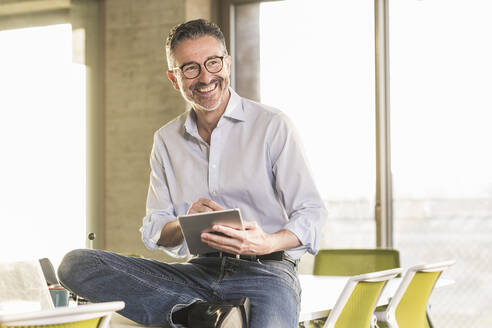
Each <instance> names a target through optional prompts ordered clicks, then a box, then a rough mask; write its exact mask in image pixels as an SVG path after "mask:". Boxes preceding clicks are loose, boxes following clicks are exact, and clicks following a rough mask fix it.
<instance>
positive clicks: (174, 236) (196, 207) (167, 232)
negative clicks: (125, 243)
mask: <svg viewBox="0 0 492 328" xmlns="http://www.w3.org/2000/svg"><path fill="white" fill-rule="evenodd" d="M223 209H224V208H223V207H222V206H220V205H219V204H218V203H216V202H214V201H213V200H210V199H206V198H200V199H198V200H197V201H196V202H194V203H193V204H191V206H190V208H189V209H188V212H186V214H193V213H203V212H212V211H221V210H223ZM183 239H184V237H183V232H182V231H181V227H180V225H179V221H178V219H176V220H174V221H171V222H168V223H167V224H166V225H165V226H164V227H163V228H162V231H161V236H160V238H159V240H158V241H157V245H159V246H164V247H174V246H178V245H179V244H181V243H182V242H183Z"/></svg>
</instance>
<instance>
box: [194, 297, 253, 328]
mask: <svg viewBox="0 0 492 328" xmlns="http://www.w3.org/2000/svg"><path fill="white" fill-rule="evenodd" d="M249 308H250V305H249V299H248V298H247V297H244V298H240V299H238V300H226V301H223V302H222V303H208V302H197V303H195V304H193V305H191V306H190V309H189V311H188V327H189V328H248V327H249Z"/></svg>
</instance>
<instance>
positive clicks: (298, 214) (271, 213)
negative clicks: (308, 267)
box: [140, 89, 327, 259]
mask: <svg viewBox="0 0 492 328" xmlns="http://www.w3.org/2000/svg"><path fill="white" fill-rule="evenodd" d="M230 92H231V97H230V99H229V103H228V105H227V108H226V110H225V112H224V114H223V115H222V117H221V118H220V120H219V122H218V124H217V127H216V128H215V129H214V130H213V132H212V135H211V141H210V145H208V144H207V143H206V142H205V141H203V139H202V138H201V137H200V136H199V134H198V129H197V125H196V115H195V113H194V111H193V110H189V111H187V112H185V113H184V114H182V115H180V116H178V117H177V118H176V119H174V120H173V121H171V122H169V123H168V124H166V125H165V126H163V127H162V128H160V129H159V130H158V131H157V132H156V133H155V135H154V145H153V148H152V153H151V156H150V166H151V174H150V185H149V191H148V195H147V215H146V216H145V217H144V218H143V225H142V227H141V228H140V231H141V233H142V240H143V242H144V244H145V245H146V247H147V248H149V249H157V248H159V249H162V250H163V251H165V252H166V253H168V254H169V255H172V256H174V257H178V258H183V257H186V256H187V255H188V248H187V245H186V242H183V243H181V244H180V245H178V246H176V247H162V246H158V245H157V241H158V240H159V238H160V235H161V230H162V228H163V227H164V225H165V224H166V223H168V222H170V221H173V220H175V219H176V217H177V216H178V215H182V214H186V212H187V211H188V209H189V207H190V206H191V204H192V203H194V202H195V201H197V200H198V199H199V198H208V199H212V200H214V201H215V202H217V203H219V204H220V205H221V206H222V207H224V208H225V209H229V208H239V209H240V210H241V215H242V217H243V220H245V221H256V222H257V223H258V224H259V225H260V226H261V227H262V229H263V230H264V231H265V232H267V233H274V232H277V231H279V230H281V229H287V230H289V231H291V232H293V233H294V234H295V235H296V236H297V238H298V239H299V240H300V242H301V244H302V245H301V246H299V247H297V248H294V249H291V250H288V251H287V254H288V255H289V256H291V257H292V258H294V259H298V258H300V257H301V256H302V255H303V254H304V253H305V252H306V251H308V252H310V253H312V254H315V253H316V252H317V250H318V243H319V241H320V239H321V236H322V229H323V225H324V223H325V221H326V217H327V215H326V209H325V206H324V204H323V201H322V200H321V197H320V195H319V193H318V191H317V189H316V186H315V183H314V181H313V178H312V176H311V173H310V171H309V169H308V166H307V164H306V159H305V155H304V152H303V150H302V146H301V143H300V140H299V137H298V135H297V133H296V132H295V129H294V127H293V125H292V123H291V122H290V121H289V120H288V118H287V117H286V116H285V115H284V114H283V113H282V112H280V111H279V110H276V109H273V108H270V107H267V106H265V105H262V104H258V103H256V102H253V101H251V100H248V99H245V98H241V97H240V96H239V95H238V94H237V93H236V92H234V90H232V89H230Z"/></svg>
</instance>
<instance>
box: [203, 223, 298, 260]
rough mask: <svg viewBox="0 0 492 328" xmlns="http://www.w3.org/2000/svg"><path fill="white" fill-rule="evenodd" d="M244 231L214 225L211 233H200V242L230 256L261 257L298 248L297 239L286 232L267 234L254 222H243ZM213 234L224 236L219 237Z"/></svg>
mask: <svg viewBox="0 0 492 328" xmlns="http://www.w3.org/2000/svg"><path fill="white" fill-rule="evenodd" d="M243 226H244V230H236V229H233V228H229V227H226V226H221V225H215V226H213V227H212V233H210V232H208V233H207V232H204V233H202V235H201V237H202V241H203V242H204V243H207V244H208V245H210V246H211V247H213V248H216V249H218V250H220V251H223V252H227V253H232V254H247V255H263V254H269V253H273V252H276V251H279V250H285V249H290V248H294V247H296V246H299V245H300V244H301V243H300V241H299V239H297V237H296V236H295V235H294V234H293V233H292V232H290V231H288V230H281V231H278V232H276V233H274V234H268V233H266V232H264V231H263V229H261V227H260V226H259V225H258V223H256V222H255V221H245V222H244V224H243ZM213 232H219V233H223V234H224V235H226V237H224V236H220V235H217V234H214V233H213Z"/></svg>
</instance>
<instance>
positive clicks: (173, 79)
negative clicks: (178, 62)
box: [167, 71, 180, 91]
mask: <svg viewBox="0 0 492 328" xmlns="http://www.w3.org/2000/svg"><path fill="white" fill-rule="evenodd" d="M167 78H168V79H169V81H171V83H172V84H173V87H174V89H176V90H178V91H179V90H180V89H179V84H178V81H177V80H176V75H174V72H173V71H167Z"/></svg>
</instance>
